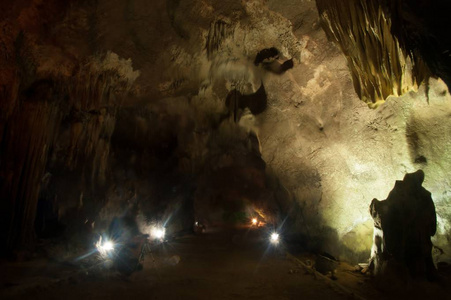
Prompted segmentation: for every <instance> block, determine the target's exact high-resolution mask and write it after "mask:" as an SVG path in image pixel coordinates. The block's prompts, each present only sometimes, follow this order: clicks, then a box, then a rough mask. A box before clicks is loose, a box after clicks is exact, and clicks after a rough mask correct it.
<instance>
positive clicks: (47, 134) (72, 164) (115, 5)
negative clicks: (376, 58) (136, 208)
mask: <svg viewBox="0 0 451 300" xmlns="http://www.w3.org/2000/svg"><path fill="white" fill-rule="evenodd" d="M8 9H9V10H8ZM8 9H6V10H7V11H9V13H8V14H9V15H10V16H11V18H9V19H7V20H6V21H4V22H3V23H2V26H3V27H2V28H3V30H4V31H5V30H6V31H7V33H8V34H4V35H2V37H1V38H2V44H4V45H5V47H6V48H5V49H6V50H4V51H3V50H2V51H3V52H2V53H5V55H3V56H2V57H1V59H2V61H1V63H2V66H5V68H3V69H2V71H1V72H0V74H1V77H0V78H1V86H2V90H1V93H2V95H6V96H5V97H4V99H6V101H3V100H2V102H1V105H2V109H1V113H2V115H1V120H0V132H2V135H1V136H0V139H1V141H2V143H1V147H2V148H1V149H2V157H1V161H0V171H1V173H0V175H1V176H2V185H1V190H0V191H1V193H2V194H1V195H2V199H8V200H3V201H9V202H8V204H7V205H10V207H9V208H8V210H7V211H13V210H15V209H16V210H18V211H19V215H20V217H18V218H19V219H17V220H18V221H17V222H19V223H20V222H22V221H24V220H27V221H24V222H25V223H26V224H25V223H24V224H25V225H24V226H25V227H26V228H27V229H26V231H24V232H28V233H26V234H25V233H24V236H23V239H25V240H27V241H28V240H29V239H30V237H29V236H30V235H32V231H33V230H32V227H33V221H31V219H28V218H29V217H28V215H27V214H29V215H30V218H31V217H32V216H33V215H34V214H35V211H34V210H35V209H36V207H37V201H38V197H39V198H41V200H42V199H43V200H42V201H44V202H42V203H51V205H50V206H51V207H53V209H54V210H56V214H57V219H58V220H59V222H61V223H63V224H65V225H66V226H67V227H68V229H70V228H73V231H77V229H79V228H81V226H82V225H83V224H85V223H88V224H89V225H90V226H91V225H93V224H95V228H100V227H101V226H102V225H101V224H102V223H103V224H106V223H107V222H108V220H110V219H111V217H112V216H114V215H118V214H120V213H121V212H122V211H123V210H124V209H125V208H126V207H128V205H129V204H130V203H136V202H138V203H140V206H141V210H142V214H143V215H142V216H141V217H143V218H144V219H146V218H150V219H152V218H153V219H158V220H162V219H166V218H167V217H168V216H171V215H172V213H173V212H174V211H182V212H184V213H183V214H182V215H185V216H186V218H182V217H181V218H178V217H173V218H172V219H173V220H177V222H179V221H180V222H179V223H180V224H178V225H174V226H176V227H177V228H178V229H181V228H186V226H188V225H187V224H191V221H192V219H190V218H192V217H194V216H196V217H199V218H206V217H208V218H210V219H211V220H210V221H211V222H214V221H221V220H224V217H225V216H230V215H231V214H232V213H234V212H238V213H239V212H241V211H242V210H243V206H250V207H254V209H255V208H256V209H260V208H261V213H262V214H264V215H267V216H268V217H270V218H272V219H276V220H279V221H280V222H282V220H284V219H285V218H286V222H285V223H284V228H285V232H286V233H287V235H288V234H290V235H291V237H292V238H293V237H295V238H296V239H298V240H300V241H301V242H302V243H303V244H304V245H305V246H307V247H309V248H311V249H320V250H323V251H326V252H329V253H331V254H333V255H335V256H344V257H346V258H348V259H354V260H357V259H359V260H362V259H366V258H367V257H368V256H369V254H370V248H371V237H372V221H371V216H370V214H369V212H368V206H369V204H370V202H371V199H373V198H379V199H382V198H385V197H386V195H387V194H388V192H389V191H390V189H391V187H392V183H393V182H394V181H395V180H397V179H401V178H403V176H404V174H405V173H406V172H412V171H414V170H416V169H418V168H422V169H423V170H424V171H425V174H426V179H425V182H424V186H425V188H426V189H428V190H429V191H431V193H432V198H433V200H434V202H435V205H436V208H437V213H438V227H437V235H436V238H435V240H434V243H436V244H437V245H438V246H440V247H441V248H442V249H444V251H445V253H446V254H449V253H451V247H450V246H449V242H448V239H449V238H450V236H449V229H450V223H449V222H450V220H451V215H450V212H449V210H448V209H447V206H448V203H449V199H450V195H449V187H450V184H451V183H450V179H449V178H448V177H447V176H448V173H449V170H450V168H451V157H450V155H449V154H448V153H447V151H446V149H447V148H448V147H449V146H450V145H449V144H450V143H451V137H450V136H449V133H450V132H451V122H450V119H449V115H450V113H451V106H450V103H451V99H450V95H449V93H448V91H447V88H446V85H445V84H444V83H443V82H442V81H441V80H435V79H430V81H429V88H425V87H424V86H419V87H418V92H414V91H410V92H408V90H409V88H404V86H405V85H403V84H404V83H402V82H404V81H403V80H405V79H406V78H401V77H402V76H401V77H399V76H398V75H399V74H398V75H396V76H394V77H393V76H392V75H393V74H392V73H393V72H395V70H394V71H393V72H391V71H390V72H388V71H387V72H385V73H384V72H382V73H383V74H379V73H378V71H377V70H373V72H372V73H371V75H370V74H369V73H368V74H367V72H368V71H364V72H363V71H362V73H360V74H361V75H362V76H363V75H364V76H368V78H369V77H371V78H373V79H375V80H376V81H377V80H378V79H377V78H384V82H386V84H385V85H383V84H381V88H382V90H380V91H376V90H374V91H372V92H371V93H370V94H371V95H373V94H374V95H380V98H377V99H382V98H385V97H387V96H388V97H389V98H388V100H387V101H386V103H385V104H383V105H380V106H379V107H378V108H377V109H374V110H370V109H368V107H367V105H366V104H365V103H364V102H362V101H361V100H360V99H359V97H358V95H357V94H356V92H355V90H354V84H353V81H352V76H351V75H352V74H355V73H353V71H352V68H351V71H350V69H349V68H348V61H347V59H346V57H345V56H344V55H343V53H342V52H341V49H339V48H337V46H336V45H335V44H334V43H332V42H331V41H328V40H327V38H326V34H325V33H324V31H323V30H322V28H321V26H320V19H319V15H318V12H317V8H316V3H315V2H314V1H309V0H304V1H272V0H271V1H258V0H253V1H216V0H211V1H201V0H193V1H152V2H149V1H144V0H134V1H122V0H110V1H106V0H99V1H95V2H92V3H89V4H88V3H87V2H86V3H84V2H83V3H82V2H79V3H75V4H73V5H71V6H70V7H69V6H68V7H61V6H60V4H58V3H57V2H56V1H54V2H48V3H47V2H46V4H45V5H44V4H42V3H41V2H40V1H34V2H33V1H25V0H24V1H21V2H17V3H15V4H14V5H10V7H8ZM54 10H57V11H59V12H61V13H59V14H50V12H52V11H54ZM36 13H37V14H38V15H34V14H36ZM44 13H45V14H44ZM47 13H48V15H47ZM28 14H31V15H30V16H29V15H28ZM41 14H44V15H41ZM54 15H58V16H59V18H57V19H55V18H54V17H53V16H54ZM36 20H39V22H38V24H35V23H36V22H37V21H36ZM30 22H31V23H30ZM360 26H362V28H363V27H364V24H360ZM383 26H387V25H383ZM384 28H385V27H384ZM41 29H42V30H41ZM21 30H22V31H21ZM40 30H41V31H40ZM384 30H385V31H384V33H386V30H387V29H384ZM358 31H359V30H358ZM20 32H22V33H20ZM359 32H360V31H359ZM271 47H275V48H277V49H278V50H279V58H278V59H275V63H283V62H284V61H287V60H289V59H293V68H292V69H289V70H287V71H286V72H276V73H281V74H276V73H274V72H271V67H268V65H266V67H265V66H264V65H262V64H260V65H259V66H256V65H255V64H254V61H255V58H256V55H257V53H259V52H260V51H261V50H263V49H267V48H271ZM379 50H380V49H379ZM379 50H377V51H379ZM377 53H379V52H377ZM19 54H20V55H21V58H20V59H16V57H15V56H16V55H19ZM374 55H376V54H374ZM381 55H382V54H381ZM347 56H348V59H357V58H356V57H354V56H351V54H347ZM383 57H385V56H383V55H382V56H380V58H381V59H382V58H383ZM269 63H270V65H271V64H272V63H273V62H269ZM400 63H401V64H400V65H399V66H398V67H400V68H401V69H402V68H403V66H406V65H403V62H400ZM381 65H382V64H381ZM268 69H269V70H268ZM397 70H398V69H397ZM138 72H139V73H138ZM138 75H139V77H138ZM387 76H388V77H387ZM393 78H395V79H396V80H397V81H396V80H395V82H396V84H395V83H393V82H392V81H391V79H393ZM400 80H401V81H400ZM413 82H414V81H412V84H413V85H415V84H414V83H413ZM262 83H263V85H264V88H265V92H266V96H267V98H266V101H267V103H266V109H265V110H264V111H263V112H262V113H260V114H258V115H252V114H251V113H250V112H249V110H247V109H242V110H240V113H239V116H240V118H239V119H237V122H236V123H235V122H234V120H233V117H232V118H231V116H230V113H229V112H228V109H227V107H226V98H227V95H228V94H229V93H230V91H232V90H237V91H239V92H240V93H241V94H243V95H249V94H252V93H254V92H256V91H257V90H258V88H259V87H261V84H262ZM354 83H355V81H354ZM390 84H393V86H391V85H390ZM406 86H408V87H411V86H412V85H411V84H410V83H409V84H408V85H406ZM31 87H32V88H33V89H32V91H33V92H32V93H31V94H30V95H31V96H30V97H29V98H33V99H36V100H35V101H28V100H27V101H24V100H23V99H25V98H26V97H27V95H29V94H27V91H30V88H31ZM50 87H53V88H50ZM388 91H397V92H396V93H394V94H403V95H402V96H401V97H393V96H389V95H390V92H388ZM363 95H364V93H362V95H361V96H362V97H363ZM371 95H368V97H370V96H371ZM378 97H379V96H378ZM21 99H22V100H21ZM3 108H4V109H3ZM41 120H46V122H47V123H46V122H41ZM47 120H48V121H47ZM12 129H14V132H18V131H19V132H21V133H22V135H21V137H23V140H21V139H20V138H18V137H17V134H16V135H14V136H13V135H12V132H13V131H12ZM34 139H35V140H36V141H34ZM28 145H30V146H31V147H28ZM26 151H28V152H29V153H28V152H27V153H23V152H26ZM33 161H36V163H33ZM19 174H24V176H19ZM27 176H28V177H27ZM22 178H23V179H22ZM26 178H29V180H32V181H33V182H29V181H26V180H28V179H26ZM13 185H14V187H13ZM41 185H42V187H43V188H40V186H41ZM19 190H20V191H22V190H23V191H26V193H27V195H22V194H21V195H20V196H15V195H16V194H17V191H19ZM39 193H40V194H41V196H39ZM5 195H6V196H5ZM20 199H22V200H20ZM20 201H22V203H21V202H20ZM25 207H29V210H27V211H29V212H27V213H25V211H23V210H22V209H23V208H25ZM193 207H194V211H192V209H193ZM190 210H191V211H190ZM187 212H188V213H187ZM186 213H187V214H186ZM189 213H191V214H192V216H191V217H190V216H189ZM91 227H92V226H91ZM11 228H16V225H11ZM17 230H19V229H17ZM19 231H20V230H19ZM442 259H443V257H442Z"/></svg>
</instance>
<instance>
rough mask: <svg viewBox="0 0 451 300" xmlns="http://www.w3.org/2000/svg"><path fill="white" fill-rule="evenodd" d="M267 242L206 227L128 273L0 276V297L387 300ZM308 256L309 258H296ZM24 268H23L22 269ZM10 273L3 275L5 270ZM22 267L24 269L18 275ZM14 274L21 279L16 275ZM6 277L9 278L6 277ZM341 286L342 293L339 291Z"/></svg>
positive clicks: (36, 270) (363, 282)
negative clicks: (317, 271) (309, 266)
mask: <svg viewBox="0 0 451 300" xmlns="http://www.w3.org/2000/svg"><path fill="white" fill-rule="evenodd" d="M283 248H284V247H283V245H279V246H278V247H277V248H275V247H271V246H269V244H268V232H267V231H265V230H249V229H240V230H237V229H221V230H219V229H216V230H214V229H210V230H209V231H207V233H206V234H204V235H197V236H194V235H189V236H184V237H181V238H178V239H176V240H173V241H170V242H168V243H165V244H164V245H163V246H161V247H160V248H158V249H156V250H155V251H154V252H153V255H147V256H146V259H145V261H144V268H143V270H141V271H139V272H135V273H133V274H132V275H131V276H129V277H127V278H123V277H121V276H118V275H117V274H114V273H111V272H106V271H105V272H102V273H101V274H99V273H95V274H92V272H91V274H90V273H89V272H87V273H86V272H85V271H83V272H80V271H79V270H77V268H74V267H73V266H72V267H71V266H62V265H57V264H54V263H47V264H46V262H45V261H42V260H41V261H36V262H34V265H32V266H30V265H28V266H22V268H21V267H20V266H19V265H16V266H15V267H14V266H13V267H11V266H10V268H9V269H7V270H5V266H4V265H3V266H2V269H3V270H1V271H2V274H3V276H4V274H8V275H11V276H9V278H4V277H3V280H2V285H3V287H2V291H1V292H0V298H2V299H140V298H142V299H144V298H145V299H236V298H238V299H239V298H242V299H299V298H302V299H361V298H364V299H387V298H388V297H384V296H383V294H382V293H380V292H378V291H377V290H376V289H374V288H372V287H371V285H370V284H369V283H368V281H369V280H370V279H369V277H367V276H364V275H362V274H360V273H357V272H355V271H353V270H352V267H351V266H349V265H347V264H343V263H342V264H340V267H339V269H338V270H337V272H336V276H337V280H335V281H332V280H331V279H329V278H327V277H322V276H318V275H315V274H314V272H312V271H310V272H307V271H306V269H305V268H304V267H302V266H300V265H299V263H297V261H296V260H295V259H293V258H290V257H288V256H286V254H285V251H284V250H282V249H283ZM298 259H299V260H300V261H307V260H308V259H309V257H308V256H307V255H303V256H302V255H300V256H298ZM20 270H22V271H20ZM5 272H9V273H5ZM20 272H22V273H23V272H26V274H20ZM18 276H22V277H21V280H18V278H19V277H18ZM7 277H8V276H7ZM342 288H344V289H345V290H343V289H342Z"/></svg>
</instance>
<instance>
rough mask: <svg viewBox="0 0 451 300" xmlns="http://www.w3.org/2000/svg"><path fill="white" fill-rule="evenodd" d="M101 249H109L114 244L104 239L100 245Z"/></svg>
mask: <svg viewBox="0 0 451 300" xmlns="http://www.w3.org/2000/svg"><path fill="white" fill-rule="evenodd" d="M102 249H103V250H105V251H110V250H113V249H114V244H113V243H112V242H110V241H106V242H105V243H104V244H103V245H102Z"/></svg>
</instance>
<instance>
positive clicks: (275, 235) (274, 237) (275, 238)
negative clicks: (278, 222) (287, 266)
mask: <svg viewBox="0 0 451 300" xmlns="http://www.w3.org/2000/svg"><path fill="white" fill-rule="evenodd" d="M270 240H271V243H273V244H278V243H279V234H278V233H275V232H274V233H273V234H271V238H270Z"/></svg>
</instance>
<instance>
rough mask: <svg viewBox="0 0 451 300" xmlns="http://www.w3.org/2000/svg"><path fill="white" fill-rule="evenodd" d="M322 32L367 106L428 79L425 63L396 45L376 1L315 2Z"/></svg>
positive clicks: (407, 90)
mask: <svg viewBox="0 0 451 300" xmlns="http://www.w3.org/2000/svg"><path fill="white" fill-rule="evenodd" d="M317 6H318V10H319V13H320V17H321V21H322V25H323V28H324V30H325V31H326V34H327V36H328V37H329V39H331V40H333V41H334V42H335V43H337V44H338V45H339V47H340V48H341V50H342V51H343V53H344V54H345V55H346V58H347V60H348V65H349V68H350V70H351V75H352V79H353V82H354V88H355V90H356V92H357V94H358V96H359V97H360V99H362V100H363V101H365V102H366V103H368V104H369V105H370V106H371V107H375V106H377V105H378V104H379V103H382V102H384V101H385V100H386V99H387V97H388V96H391V95H395V96H401V95H403V94H404V93H406V92H409V91H411V90H416V89H417V88H418V85H419V84H421V82H423V81H425V80H426V79H427V77H428V76H429V71H428V69H427V67H426V66H425V64H424V63H423V62H422V61H421V59H419V58H418V57H416V56H413V55H412V53H410V52H408V51H406V50H405V49H404V48H403V47H402V45H400V43H399V41H398V39H397V37H396V36H394V35H393V34H392V31H391V29H392V28H391V26H392V22H391V18H390V15H389V14H388V13H387V11H386V10H385V9H384V6H383V4H382V3H381V2H379V1H370V0H363V1H361V0H351V1H345V2H343V1H339V0H332V1H329V0H317Z"/></svg>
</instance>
